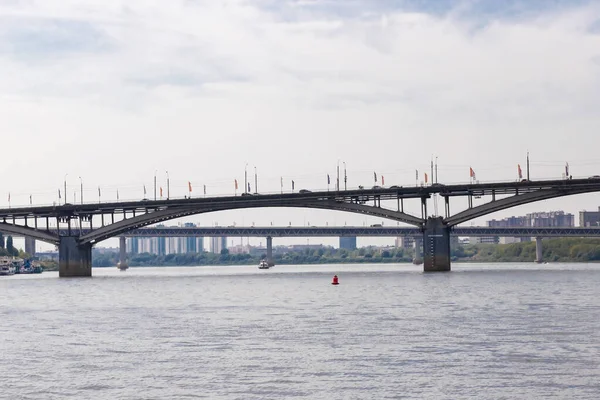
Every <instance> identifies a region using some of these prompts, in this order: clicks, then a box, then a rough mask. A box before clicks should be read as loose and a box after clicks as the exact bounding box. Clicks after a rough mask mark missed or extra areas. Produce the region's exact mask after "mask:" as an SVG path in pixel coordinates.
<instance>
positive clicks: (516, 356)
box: [0, 264, 600, 399]
mask: <svg viewBox="0 0 600 400" xmlns="http://www.w3.org/2000/svg"><path fill="white" fill-rule="evenodd" d="M453 269H454V271H453V272H451V273H446V274H423V273H421V269H420V267H418V266H413V265H404V264H402V265H389V264H386V265H345V266H340V265H334V266H332V265H316V266H276V267H274V268H272V269H270V270H258V268H257V267H256V266H251V267H185V268H130V269H129V270H127V271H119V270H117V269H116V268H114V269H113V268H111V269H94V271H93V273H94V277H93V278H91V279H58V278H57V274H56V273H52V272H44V273H43V274H41V275H21V276H19V275H16V276H10V277H0V321H2V322H1V324H0V350H1V353H2V357H0V377H1V379H2V390H1V391H0V398H2V399H4V398H6V399H19V398H23V399H30V398H39V399H52V398H56V399H64V398H75V399H82V398H90V399H116V398H118V399H140V398H143V399H165V398H193V397H204V398H209V399H266V398H268V399H283V398H310V399H384V398H414V399H458V398H460V399H482V398H497V399H500V398H506V399H513V398H559V399H571V398H573V399H574V398H577V399H597V398H599V396H598V395H599V393H600V384H599V383H598V381H599V379H598V378H599V377H600V365H599V361H598V360H600V340H599V339H600V302H599V300H598V298H599V295H600V289H599V287H600V285H599V283H600V266H595V265H564V264H563V265H558V264H557V265H552V264H550V265H535V264H521V265H518V264H494V265H481V264H480V265H459V264H455V265H453ZM334 274H337V275H338V276H339V278H340V285H339V286H333V285H331V278H332V276H333V275H334Z"/></svg>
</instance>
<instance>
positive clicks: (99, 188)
mask: <svg viewBox="0 0 600 400" xmlns="http://www.w3.org/2000/svg"><path fill="white" fill-rule="evenodd" d="M58 197H59V198H60V190H59V191H58ZM98 198H100V186H98Z"/></svg>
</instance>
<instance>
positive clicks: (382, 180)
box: [381, 175, 385, 186]
mask: <svg viewBox="0 0 600 400" xmlns="http://www.w3.org/2000/svg"><path fill="white" fill-rule="evenodd" d="M383 185H385V180H384V178H383V175H381V186H383Z"/></svg>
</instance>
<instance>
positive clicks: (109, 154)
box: [0, 0, 600, 212]
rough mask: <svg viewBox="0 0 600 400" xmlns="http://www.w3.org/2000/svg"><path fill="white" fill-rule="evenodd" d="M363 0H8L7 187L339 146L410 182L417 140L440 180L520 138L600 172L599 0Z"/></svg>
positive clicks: (214, 179) (550, 163)
mask: <svg viewBox="0 0 600 400" xmlns="http://www.w3.org/2000/svg"><path fill="white" fill-rule="evenodd" d="M369 4H373V3H370V2H366V1H364V2H353V4H352V12H349V9H348V8H343V7H342V6H341V5H340V3H339V2H328V3H327V7H325V8H323V9H317V7H316V6H315V4H311V3H310V2H308V3H306V2H304V3H302V2H295V3H289V4H287V5H285V4H284V5H282V3H281V2H275V3H274V2H266V1H264V2H253V1H242V0H238V1H220V2H214V1H199V2H188V1H169V2H164V1H127V2H125V1H119V0H112V1H101V2H100V1H87V2H85V3H82V2H79V1H58V0H55V1H51V0H44V1H41V0H37V1H28V2H15V3H10V4H6V3H5V4H4V5H2V6H0V21H2V23H1V24H0V43H2V44H0V73H1V74H2V76H3V77H5V78H4V79H2V80H1V81H0V93H2V94H1V95H0V121H1V122H0V129H2V131H3V132H5V133H6V135H3V138H4V139H3V140H4V144H5V146H7V148H11V149H16V151H9V152H5V162H4V164H3V167H0V168H2V169H3V170H2V174H3V181H4V183H5V184H4V186H5V188H6V189H5V191H9V190H10V191H12V192H13V193H15V194H16V195H13V199H14V198H18V196H21V197H22V198H23V199H25V198H28V192H29V191H31V190H32V189H31V187H35V188H36V190H38V191H39V192H40V193H42V194H40V196H41V197H43V198H44V199H45V200H46V201H51V200H52V196H55V195H54V193H55V192H56V191H55V188H57V187H58V186H60V185H61V184H62V180H63V176H64V174H65V173H69V176H72V177H73V178H72V182H76V179H75V178H74V177H77V176H80V175H81V176H83V177H85V181H86V183H87V184H86V187H88V188H89V189H88V190H89V191H90V195H92V193H93V191H94V190H95V188H96V187H97V186H98V185H100V186H103V187H105V186H106V187H117V186H121V187H123V191H124V192H126V191H127V190H130V191H131V196H132V197H133V196H137V194H135V193H137V192H136V191H137V188H138V187H139V186H140V185H141V184H142V183H144V182H145V183H146V184H149V183H151V180H152V177H153V174H154V170H155V169H159V170H161V171H163V170H167V169H168V170H169V171H170V172H171V175H172V177H173V180H174V182H175V188H176V190H179V189H181V195H183V194H185V191H184V190H185V189H184V187H185V184H186V182H187V180H192V181H194V182H197V183H201V182H206V183H208V184H209V185H210V186H211V187H214V191H218V192H226V191H231V184H230V182H231V181H232V179H233V178H234V177H237V178H241V177H242V174H243V167H244V164H245V162H249V163H250V165H255V164H256V165H257V166H258V167H259V170H260V171H263V172H262V174H261V179H262V180H263V182H264V184H263V185H262V186H263V187H264V188H265V190H267V189H268V190H278V189H279V180H280V177H281V176H284V177H286V179H287V178H290V179H291V177H294V176H295V177H297V180H299V181H300V182H301V185H302V186H303V187H318V186H321V187H322V186H323V182H324V181H323V177H324V176H325V174H326V173H330V174H333V173H334V172H335V171H334V170H335V165H336V163H337V160H338V159H341V160H344V161H346V162H347V164H348V169H349V173H350V174H351V175H350V176H351V179H350V184H351V185H353V186H355V185H358V184H361V183H365V182H368V181H369V179H370V177H371V176H372V171H373V170H377V171H381V172H382V173H385V174H386V175H387V176H386V181H387V182H390V183H392V182H393V183H400V184H410V183H412V182H413V179H414V170H415V169H419V170H421V171H424V170H426V169H427V168H428V165H429V159H430V157H431V154H435V155H438V156H439V161H440V177H441V178H442V179H443V180H446V181H459V180H463V181H464V180H466V179H468V175H467V174H468V166H469V165H472V166H473V167H474V168H475V169H476V170H477V171H478V175H479V177H480V179H482V180H486V179H490V180H492V179H514V177H515V171H516V164H517V163H521V164H524V161H525V160H524V158H525V152H526V151H527V150H529V151H531V153H532V160H533V164H532V165H533V166H534V167H535V171H536V173H537V174H539V175H541V176H544V177H550V176H552V175H554V176H558V175H560V172H561V171H562V164H563V163H564V161H569V162H570V164H571V168H572V171H573V174H574V175H583V176H587V175H592V174H595V173H597V172H598V170H600V162H597V163H595V162H591V163H590V162H589V160H596V159H597V156H596V153H597V151H596V149H595V146H594V144H595V143H597V142H598V140H597V139H596V137H597V132H598V128H600V117H599V116H598V113H597V106H598V104H599V100H600V98H599V95H598V93H600V92H599V90H598V89H599V76H600V75H599V72H600V71H599V68H600V64H599V63H598V61H597V60H598V59H600V35H598V34H597V32H596V31H597V29H595V28H594V27H595V26H597V24H598V22H597V21H598V20H599V19H600V13H599V9H598V7H597V6H594V5H590V6H585V5H584V6H578V7H573V8H568V9H560V10H551V11H547V12H544V11H537V12H529V13H527V14H526V15H525V16H524V17H522V18H509V17H505V16H503V17H502V18H495V19H494V18H490V17H489V16H486V17H485V18H483V17H478V16H477V15H473V14H472V13H471V14H464V13H462V12H461V11H460V10H458V11H456V10H454V11H451V12H448V13H437V14H427V13H424V12H419V11H418V10H415V9H414V8H413V9H410V10H409V11H403V10H401V9H396V10H394V9H391V8H390V7H389V4H388V5H386V6H383V5H382V4H383V3H379V5H380V7H377V8H376V7H374V6H373V7H372V9H371V10H369V9H368V7H367V6H368V5H369ZM359 6H362V8H365V9H366V10H365V11H364V12H360V11H358V10H359V9H360V7H359ZM15 166H17V168H15ZM40 166H43V168H40ZM16 171H18V173H16ZM177 185H179V186H180V188H177ZM73 187H75V185H74V186H73ZM127 188H131V189H127ZM134 188H135V189H134ZM44 194H45V197H44ZM0 195H1V194H0ZM565 204H569V203H565ZM577 204H578V205H580V206H581V207H582V208H583V207H587V208H588V209H591V208H594V204H593V200H589V202H588V203H585V204H584V200H581V202H580V203H577ZM571 211H573V212H574V211H577V210H575V209H574V210H571Z"/></svg>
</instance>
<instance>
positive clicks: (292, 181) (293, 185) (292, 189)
mask: <svg viewBox="0 0 600 400" xmlns="http://www.w3.org/2000/svg"><path fill="white" fill-rule="evenodd" d="M294 186H295V184H294V181H293V180H292V190H294Z"/></svg>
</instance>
